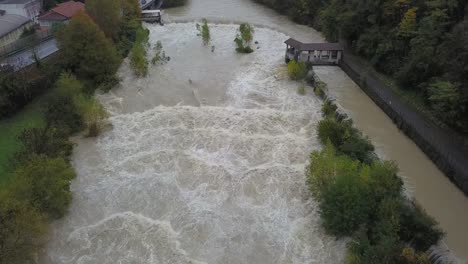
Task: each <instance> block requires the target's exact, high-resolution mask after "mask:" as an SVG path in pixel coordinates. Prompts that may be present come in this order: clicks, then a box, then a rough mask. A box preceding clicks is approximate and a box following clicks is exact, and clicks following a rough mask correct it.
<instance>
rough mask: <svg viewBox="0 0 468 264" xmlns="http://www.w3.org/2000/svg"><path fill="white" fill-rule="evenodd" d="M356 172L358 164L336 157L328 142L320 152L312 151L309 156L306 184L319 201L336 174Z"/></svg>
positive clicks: (345, 158) (343, 157)
mask: <svg viewBox="0 0 468 264" xmlns="http://www.w3.org/2000/svg"><path fill="white" fill-rule="evenodd" d="M358 171H359V162H356V161H353V160H351V159H349V158H347V157H345V156H340V155H338V154H337V153H336V150H335V148H334V147H333V145H332V144H331V143H330V142H328V143H327V144H326V145H325V148H324V149H323V150H322V151H314V152H312V154H311V155H310V164H309V166H307V172H306V176H307V184H308V186H309V189H310V190H311V191H312V194H313V195H314V197H315V198H316V199H317V200H319V201H320V200H321V199H322V195H323V193H324V192H325V191H326V190H327V189H328V188H329V186H330V185H331V184H333V183H334V181H335V177H336V176H337V175H338V174H343V175H350V174H357V173H358Z"/></svg>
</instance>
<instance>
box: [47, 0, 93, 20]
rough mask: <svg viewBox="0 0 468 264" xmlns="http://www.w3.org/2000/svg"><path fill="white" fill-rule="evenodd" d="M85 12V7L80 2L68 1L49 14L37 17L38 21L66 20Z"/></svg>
mask: <svg viewBox="0 0 468 264" xmlns="http://www.w3.org/2000/svg"><path fill="white" fill-rule="evenodd" d="M83 10H85V5H84V4H83V3H81V2H75V1H68V2H64V3H61V4H58V5H57V6H56V7H54V8H52V9H51V10H50V11H49V12H47V13H45V14H44V15H42V16H40V17H39V20H66V19H69V18H72V17H73V16H74V15H76V14H77V13H78V12H80V11H83Z"/></svg>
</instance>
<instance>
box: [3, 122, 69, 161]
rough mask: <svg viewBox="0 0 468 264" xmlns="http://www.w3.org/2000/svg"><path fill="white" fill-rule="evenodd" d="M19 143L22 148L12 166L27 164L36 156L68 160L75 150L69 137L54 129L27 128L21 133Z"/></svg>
mask: <svg viewBox="0 0 468 264" xmlns="http://www.w3.org/2000/svg"><path fill="white" fill-rule="evenodd" d="M18 141H19V142H21V145H22V146H21V149H20V150H19V151H18V152H17V153H16V154H15V155H14V159H13V160H11V164H20V163H22V162H27V161H29V160H31V158H32V157H34V156H36V155H45V156H47V157H50V158H65V159H67V158H68V157H69V156H70V155H71V153H72V150H73V144H72V143H71V142H70V141H69V140H68V139H67V135H66V134H63V132H62V131H60V130H58V129H56V128H53V127H36V128H27V129H25V130H23V131H22V132H21V133H20V135H19V136H18Z"/></svg>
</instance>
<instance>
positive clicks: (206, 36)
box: [196, 18, 211, 46]
mask: <svg viewBox="0 0 468 264" xmlns="http://www.w3.org/2000/svg"><path fill="white" fill-rule="evenodd" d="M196 26H197V30H198V31H199V32H200V35H201V36H202V39H203V44H204V45H205V46H206V45H208V44H209V43H210V40H211V35H210V27H209V26H208V21H207V20H206V19H205V18H204V19H203V24H202V25H201V26H200V25H199V24H198V23H197V25H196Z"/></svg>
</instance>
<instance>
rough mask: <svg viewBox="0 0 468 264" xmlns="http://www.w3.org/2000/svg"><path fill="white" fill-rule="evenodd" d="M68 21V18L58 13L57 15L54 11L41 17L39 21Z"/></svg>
mask: <svg viewBox="0 0 468 264" xmlns="http://www.w3.org/2000/svg"><path fill="white" fill-rule="evenodd" d="M67 19H68V18H67V17H65V16H62V15H60V14H58V13H55V12H54V11H49V12H47V13H45V14H43V15H42V16H40V17H39V20H49V21H64V20H67Z"/></svg>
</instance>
